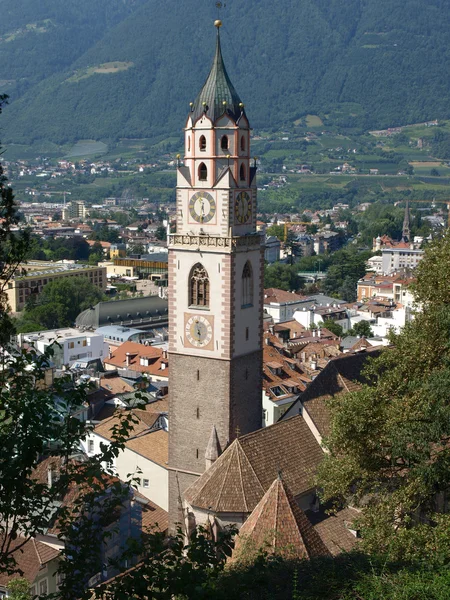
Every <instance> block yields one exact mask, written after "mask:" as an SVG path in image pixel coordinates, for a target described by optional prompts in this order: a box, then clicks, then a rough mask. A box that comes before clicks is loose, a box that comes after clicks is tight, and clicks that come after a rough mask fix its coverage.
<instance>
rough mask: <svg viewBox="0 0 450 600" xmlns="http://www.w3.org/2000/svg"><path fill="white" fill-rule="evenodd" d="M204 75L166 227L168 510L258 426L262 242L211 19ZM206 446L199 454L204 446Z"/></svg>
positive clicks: (245, 127) (234, 104)
mask: <svg viewBox="0 0 450 600" xmlns="http://www.w3.org/2000/svg"><path fill="white" fill-rule="evenodd" d="M215 26H216V27H217V40H216V50H215V55H214V59H213V63H212V66H211V69H210V71H209V75H208V77H207V79H206V81H205V84H204V85H203V87H202V89H201V91H200V93H199V94H198V96H197V98H196V100H195V102H192V103H191V104H190V111H189V114H188V117H187V120H186V125H185V153H184V160H183V161H182V162H181V163H180V164H179V166H178V179H177V225H176V233H174V234H171V235H170V236H169V290H168V291H169V353H170V358H169V364H170V384H169V415H170V416H169V418H170V427H169V470H170V473H169V514H170V521H171V524H172V526H173V525H174V524H175V523H176V522H180V521H183V519H184V518H185V515H183V491H184V490H185V489H186V488H187V487H188V486H189V485H191V483H193V482H194V481H195V479H196V478H197V477H198V476H200V475H201V474H202V473H203V471H204V470H205V466H206V465H205V455H206V454H207V446H208V441H209V439H210V436H211V431H212V430H214V431H215V432H216V433H215V435H216V437H217V445H218V446H219V447H220V448H222V449H225V448H226V447H227V445H228V444H229V443H230V442H231V441H232V440H233V439H234V437H235V436H236V431H238V430H239V431H240V432H241V433H242V434H244V433H249V432H251V431H254V430H256V429H259V428H260V427H261V425H262V405H261V403H262V395H261V394H262V390H261V385H262V314H263V270H264V252H263V249H264V248H263V241H262V238H261V235H260V234H259V232H257V231H256V195H257V194H256V167H255V166H251V164H250V163H251V160H250V156H251V155H250V125H249V121H248V118H247V115H246V113H245V107H244V104H243V102H242V101H241V99H240V97H239V95H238V94H237V92H236V90H235V88H234V86H233V84H232V83H231V80H230V78H229V76H228V73H227V71H226V68H225V64H224V60H223V56H222V48H221V43H220V31H219V30H220V26H221V22H220V21H216V23H215ZM205 453H206V454H205Z"/></svg>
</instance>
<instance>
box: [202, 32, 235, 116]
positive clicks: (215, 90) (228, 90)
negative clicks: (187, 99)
mask: <svg viewBox="0 0 450 600" xmlns="http://www.w3.org/2000/svg"><path fill="white" fill-rule="evenodd" d="M214 24H215V26H216V28H217V42H216V52H215V55H214V60H213V64H212V66H211V70H210V72H209V75H208V78H207V80H206V82H205V84H204V86H203V87H202V90H201V92H200V94H199V95H198V96H197V98H196V100H195V102H194V103H193V104H192V108H191V111H192V113H193V114H192V120H193V122H194V123H195V122H196V121H197V119H199V118H200V117H201V116H202V115H206V116H207V117H209V118H210V119H211V121H212V122H213V123H214V122H215V121H216V120H217V119H218V118H219V117H221V116H222V115H223V114H224V113H226V114H227V115H229V116H230V117H232V118H233V120H234V121H235V122H237V121H238V120H239V118H240V116H241V115H242V114H243V113H244V104H243V103H242V102H241V99H240V98H239V95H238V93H237V92H236V90H235V89H234V86H233V84H232V83H231V80H230V78H229V77H228V73H227V70H226V68H225V63H224V62H223V57H222V47H221V44H220V27H222V21H219V20H217V21H216V22H215V23H214Z"/></svg>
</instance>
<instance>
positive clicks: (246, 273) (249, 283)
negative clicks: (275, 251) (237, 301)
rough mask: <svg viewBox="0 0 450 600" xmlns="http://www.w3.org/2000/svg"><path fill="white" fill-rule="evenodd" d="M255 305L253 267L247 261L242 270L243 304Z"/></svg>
mask: <svg viewBox="0 0 450 600" xmlns="http://www.w3.org/2000/svg"><path fill="white" fill-rule="evenodd" d="M252 305H253V269H252V265H251V263H250V261H247V262H246V263H245V265H244V270H243V271H242V306H252Z"/></svg>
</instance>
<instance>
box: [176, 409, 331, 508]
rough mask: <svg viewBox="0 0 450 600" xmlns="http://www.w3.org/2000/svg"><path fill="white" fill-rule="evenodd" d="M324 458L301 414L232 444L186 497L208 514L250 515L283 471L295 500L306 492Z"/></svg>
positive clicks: (192, 486)
mask: <svg viewBox="0 0 450 600" xmlns="http://www.w3.org/2000/svg"><path fill="white" fill-rule="evenodd" d="M322 458H323V452H322V449H321V447H320V446H319V444H318V443H317V441H316V439H315V438H314V436H313V434H312V433H311V431H310V429H309V427H308V426H307V424H306V423H305V421H304V420H303V417H301V416H300V415H297V416H295V417H293V418H292V419H287V420H286V421H281V422H279V423H276V424H275V425H271V426H270V427H265V428H264V429H259V430H258V431H255V432H253V433H249V434H247V435H244V436H242V437H240V438H237V439H236V440H234V442H233V443H232V444H231V445H230V446H229V447H228V448H227V449H226V450H225V452H224V453H223V454H222V455H221V456H220V457H219V458H218V459H217V460H216V462H215V463H214V464H213V465H212V466H211V467H210V468H209V469H208V470H207V471H205V473H203V475H202V476H201V477H199V479H197V481H195V482H194V483H193V484H192V485H191V486H190V487H189V488H188V489H187V490H186V492H185V497H186V500H187V501H188V502H189V503H190V504H191V505H192V506H196V507H198V508H203V509H204V510H208V509H209V510H212V511H214V512H238V513H250V512H252V510H253V509H254V508H255V506H256V505H257V504H258V502H259V501H260V500H261V498H262V497H263V496H264V494H265V492H266V491H267V490H268V489H269V488H270V486H271V484H272V482H273V480H274V479H275V478H276V477H277V474H278V472H279V471H282V473H283V478H284V480H285V481H286V483H287V484H288V485H289V488H290V489H291V491H292V493H293V494H294V496H300V495H302V494H304V493H306V492H308V491H309V490H310V489H311V488H312V487H313V483H312V478H313V476H314V474H315V471H316V469H317V466H318V464H319V462H320V461H321V460H322Z"/></svg>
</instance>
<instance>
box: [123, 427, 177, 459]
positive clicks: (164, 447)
mask: <svg viewBox="0 0 450 600" xmlns="http://www.w3.org/2000/svg"><path fill="white" fill-rule="evenodd" d="M125 446H126V447H127V448H129V449H130V450H133V452H136V453H137V454H140V455H141V456H143V457H144V458H147V459H148V460H151V461H152V462H154V463H157V464H158V465H161V466H162V467H167V463H168V461H169V434H168V432H167V431H165V430H164V429H157V430H156V431H148V432H146V433H144V434H142V435H139V436H138V437H135V438H133V439H131V440H128V441H127V442H126V443H125Z"/></svg>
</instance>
